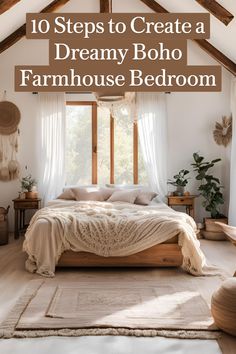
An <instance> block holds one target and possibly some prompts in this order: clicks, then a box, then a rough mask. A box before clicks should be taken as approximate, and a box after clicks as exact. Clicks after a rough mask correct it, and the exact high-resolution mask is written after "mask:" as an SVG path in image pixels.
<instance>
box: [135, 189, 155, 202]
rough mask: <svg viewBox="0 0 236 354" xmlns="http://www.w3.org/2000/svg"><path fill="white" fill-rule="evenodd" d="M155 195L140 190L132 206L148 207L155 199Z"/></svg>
mask: <svg viewBox="0 0 236 354" xmlns="http://www.w3.org/2000/svg"><path fill="white" fill-rule="evenodd" d="M156 196H157V193H155V192H152V191H148V190H141V191H140V192H139V194H138V196H137V198H136V199H135V202H134V204H139V205H148V204H149V203H150V202H151V201H152V200H153V199H154V198H155V197H156Z"/></svg>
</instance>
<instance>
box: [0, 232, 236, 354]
mask: <svg viewBox="0 0 236 354" xmlns="http://www.w3.org/2000/svg"><path fill="white" fill-rule="evenodd" d="M201 245H202V249H203V251H204V253H205V254H206V256H207V259H208V260H209V261H210V262H211V263H214V264H215V265H217V266H219V267H221V268H222V269H224V271H225V273H226V274H227V275H228V276H232V275H233V274H234V272H235V270H236V248H235V247H233V245H232V244H231V243H230V242H228V241H223V242H216V241H215V242H214V241H206V240H202V241H201ZM24 262H25V255H24V253H23V252H22V238H21V239H19V240H13V239H11V241H10V243H9V244H8V245H6V246H1V247H0V321H1V320H3V319H4V317H5V316H6V315H7V313H8V311H9V309H10V308H11V307H12V306H13V305H14V303H15V301H16V299H17V298H18V297H19V296H20V295H21V294H22V293H23V291H24V289H25V287H26V285H27V283H28V282H29V280H31V279H36V278H40V277H39V276H38V275H34V274H30V273H28V272H26V271H25V269H24ZM156 271H160V270H156V269H153V268H150V269H129V270H126V269H115V268H113V269H87V270H86V269H59V270H58V271H57V273H56V277H57V278H58V279H60V278H63V279H65V276H66V277H68V280H70V281H73V280H76V279H77V278H78V276H79V277H80V279H81V278H83V277H84V278H86V279H88V278H89V277H90V276H91V274H94V273H96V274H97V276H98V277H106V279H109V277H112V278H113V279H114V277H116V278H117V279H121V278H122V279H130V280H132V277H135V278H137V277H138V279H140V280H142V279H143V280H147V279H150V278H153V276H154V275H155V272H156ZM161 272H163V276H166V275H168V269H162V270H161ZM181 274H183V273H182V270H181V269H176V276H180V277H181ZM213 278H214V277H210V278H209V277H208V278H207V279H206V278H203V277H201V278H198V280H194V281H196V287H197V289H198V290H199V291H200V292H201V294H202V296H203V297H204V298H205V299H206V301H207V302H208V303H210V299H211V294H212V292H213V291H214V290H215V288H216V283H215V280H214V279H213ZM193 279H196V278H195V277H193ZM55 340H56V338H55ZM69 340H70V339H69V338H68V341H69ZM31 341H32V350H33V346H34V345H33V343H34V340H31ZM1 342H2V341H0V353H3V351H2V350H1ZM222 345H223V346H224V347H225V351H224V353H225V354H233V353H234V354H235V353H236V339H234V338H231V337H227V338H226V337H225V341H224V342H223V344H222ZM7 353H8V352H7ZM89 353H90V352H89ZM181 353H182V352H181ZM4 354H6V353H5V352H4ZM83 354H87V353H85V352H84V353H83ZM95 354H96V352H95ZM191 354H192V353H191Z"/></svg>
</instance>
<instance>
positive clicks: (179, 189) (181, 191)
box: [174, 186, 184, 196]
mask: <svg viewBox="0 0 236 354" xmlns="http://www.w3.org/2000/svg"><path fill="white" fill-rule="evenodd" d="M174 195H176V196H182V195H184V187H183V186H177V187H176V191H175V192H174Z"/></svg>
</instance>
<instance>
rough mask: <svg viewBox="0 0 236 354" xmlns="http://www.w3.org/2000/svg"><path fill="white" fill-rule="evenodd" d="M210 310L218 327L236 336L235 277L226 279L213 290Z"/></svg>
mask: <svg viewBox="0 0 236 354" xmlns="http://www.w3.org/2000/svg"><path fill="white" fill-rule="evenodd" d="M211 312H212V316H213V318H214V320H215V323H216V325H217V326H218V327H219V328H220V329H222V330H223V331H225V332H227V333H229V334H232V335H234V336H236V278H230V279H228V280H226V281H225V282H224V283H223V284H222V285H221V287H220V288H219V289H218V290H217V291H215V292H214V294H213V296H212V299H211Z"/></svg>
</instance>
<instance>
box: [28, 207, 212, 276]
mask: <svg viewBox="0 0 236 354" xmlns="http://www.w3.org/2000/svg"><path fill="white" fill-rule="evenodd" d="M195 231H196V225H195V222H194V221H193V219H192V218H191V217H189V216H188V215H187V214H185V213H179V212H175V211H173V210H172V209H170V208H168V207H166V206H164V205H161V204H160V205H159V206H147V207H143V206H138V205H133V204H128V203H108V202H60V203H52V204H51V205H50V206H48V207H46V208H44V209H41V210H39V211H38V212H37V213H36V214H35V215H34V217H33V218H32V219H31V223H30V226H29V228H28V230H27V232H26V235H25V242H24V246H23V248H24V250H25V251H26V252H27V253H28V255H29V258H28V260H27V262H26V267H27V269H28V270H29V271H31V272H35V271H36V272H37V273H39V274H41V275H44V276H54V272H55V266H56V264H57V262H58V260H59V258H60V256H61V254H62V253H63V252H64V251H66V250H72V251H77V252H78V251H85V252H91V253H95V254H97V255H100V256H104V257H108V256H128V255H131V254H134V253H137V252H140V251H142V250H144V249H147V248H149V247H152V246H154V245H156V244H159V243H162V242H164V241H166V240H168V239H170V238H172V237H174V236H176V235H178V239H179V245H180V246H181V247H182V253H183V258H184V262H183V268H184V269H185V270H186V271H188V272H190V273H192V274H194V275H201V274H203V267H204V265H205V257H204V255H203V253H202V251H201V249H200V244H199V241H198V240H197V238H196V234H195Z"/></svg>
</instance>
